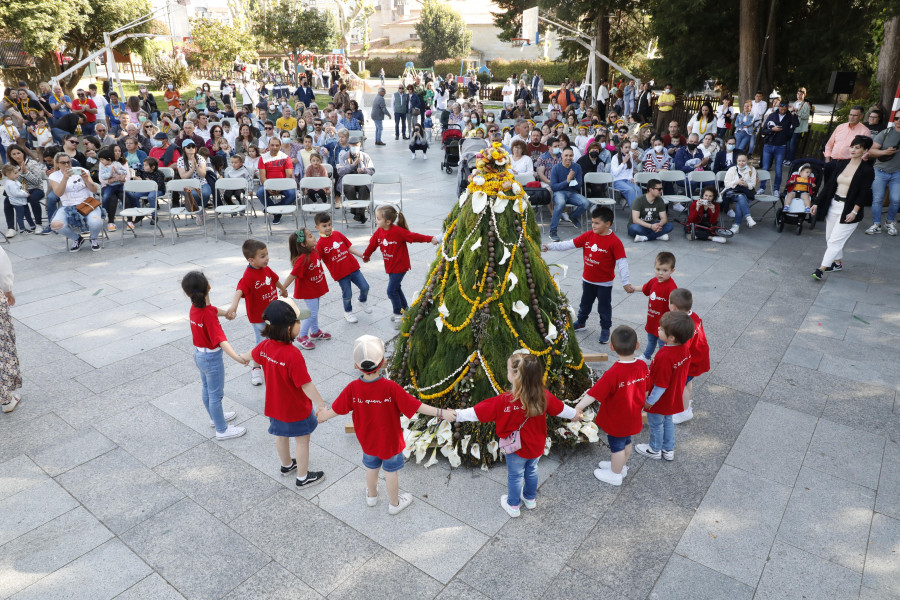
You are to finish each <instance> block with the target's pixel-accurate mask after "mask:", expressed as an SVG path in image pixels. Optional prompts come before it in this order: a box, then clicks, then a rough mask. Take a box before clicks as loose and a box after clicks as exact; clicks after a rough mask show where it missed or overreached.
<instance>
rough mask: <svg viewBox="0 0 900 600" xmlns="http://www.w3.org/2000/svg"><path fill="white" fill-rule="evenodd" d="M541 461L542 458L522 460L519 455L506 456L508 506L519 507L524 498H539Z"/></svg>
mask: <svg viewBox="0 0 900 600" xmlns="http://www.w3.org/2000/svg"><path fill="white" fill-rule="evenodd" d="M540 459H541V457H540V456H538V457H537V458H522V457H521V456H519V455H518V454H507V455H506V488H507V492H506V493H507V498H506V503H507V504H509V505H510V506H519V504H520V503H521V502H522V497H523V496H524V497H525V499H526V500H534V499H535V498H537V486H538V469H537V466H538V461H539V460H540ZM523 483H524V485H523Z"/></svg>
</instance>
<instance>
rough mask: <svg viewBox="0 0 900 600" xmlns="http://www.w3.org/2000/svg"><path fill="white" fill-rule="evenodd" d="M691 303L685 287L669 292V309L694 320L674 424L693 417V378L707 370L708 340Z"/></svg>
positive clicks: (688, 291) (691, 298)
mask: <svg viewBox="0 0 900 600" xmlns="http://www.w3.org/2000/svg"><path fill="white" fill-rule="evenodd" d="M693 305H694V296H693V294H691V291H690V290H689V289H687V288H678V289H677V290H673V291H672V293H671V294H669V310H678V311H681V312H684V313H687V314H688V316H689V317H690V318H691V319H693V320H694V337H692V338H691V342H690V347H691V366H690V367H688V376H687V384H686V385H685V386H684V411H683V412H680V413H678V414H677V415H675V416H673V417H672V421H673V422H674V423H675V424H676V425H678V424H679V423H684V422H685V421H690V420H691V419H693V418H694V411H693V409H692V408H691V396H692V395H693V391H694V383H693V379H694V377H697V376H698V375H703V374H704V373H706V372H707V371H709V342H708V341H706V330H704V329H703V319H701V318H700V315H698V314H697V313H695V312H694V311H692V310H691V307H692V306H693Z"/></svg>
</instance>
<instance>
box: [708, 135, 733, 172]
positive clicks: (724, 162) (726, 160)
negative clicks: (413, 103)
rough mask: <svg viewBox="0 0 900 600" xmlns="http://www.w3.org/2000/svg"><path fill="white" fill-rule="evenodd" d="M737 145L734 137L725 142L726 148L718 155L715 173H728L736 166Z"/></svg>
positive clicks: (714, 167)
mask: <svg viewBox="0 0 900 600" xmlns="http://www.w3.org/2000/svg"><path fill="white" fill-rule="evenodd" d="M735 144H737V141H736V140H735V138H734V136H732V137H729V138H728V139H727V140H725V147H724V148H722V149H721V150H719V151H718V152H717V153H716V160H715V162H714V163H713V171H715V172H716V173H718V172H719V171H727V170H728V169H730V168H731V167H733V166H734V164H735V159H734V147H735Z"/></svg>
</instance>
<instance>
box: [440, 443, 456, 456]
mask: <svg viewBox="0 0 900 600" xmlns="http://www.w3.org/2000/svg"><path fill="white" fill-rule="evenodd" d="M452 449H453V446H452V445H450V444H444V445H443V446H441V454H443V455H444V456H450V451H451V450H452Z"/></svg>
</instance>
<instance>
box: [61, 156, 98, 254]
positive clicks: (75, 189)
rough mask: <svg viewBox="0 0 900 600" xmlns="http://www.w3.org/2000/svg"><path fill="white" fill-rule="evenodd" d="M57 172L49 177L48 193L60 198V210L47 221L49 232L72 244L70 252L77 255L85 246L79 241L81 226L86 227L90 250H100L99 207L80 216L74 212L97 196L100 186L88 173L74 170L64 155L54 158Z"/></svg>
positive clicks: (85, 170) (80, 239) (84, 170)
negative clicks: (50, 192)
mask: <svg viewBox="0 0 900 600" xmlns="http://www.w3.org/2000/svg"><path fill="white" fill-rule="evenodd" d="M53 163H54V165H55V166H56V169H57V170H56V171H54V172H53V173H51V174H50V177H49V178H48V179H49V183H50V189H51V190H52V191H53V193H54V194H56V195H57V196H59V201H60V205H61V206H60V207H59V209H58V210H57V211H56V214H55V215H53V217H52V218H51V220H50V229H52V230H53V231H54V232H56V233H58V234H62V235H64V236H66V237H67V238H69V240H71V242H72V243H71V246H70V247H69V252H78V250H80V249H81V245H82V244H83V243H84V238H82V237H81V233H80V232H81V225H82V224H87V226H88V229H89V230H90V237H91V250H93V251H94V252H96V251H98V250H100V241H99V239H98V238H99V236H100V226H101V225H102V219H101V217H100V206H99V205H98V206H97V207H96V208H95V209H94V210H92V211H91V212H90V213H88V214H87V216H85V215H82V214H81V213H80V212H78V209H77V208H76V207H77V206H78V205H79V204H81V203H82V202H84V201H85V200H87V199H88V198H93V197H94V196H95V195H97V194H99V193H100V186H99V185H98V184H97V183H94V181H93V180H92V179H91V176H90V175H89V174H88V171H87V169H83V168H82V169H78V170H76V169H73V168H72V159H71V158H70V157H69V155H68V154H66V153H65V152H60V153H59V154H57V155H56V156H55V157H54V158H53Z"/></svg>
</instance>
